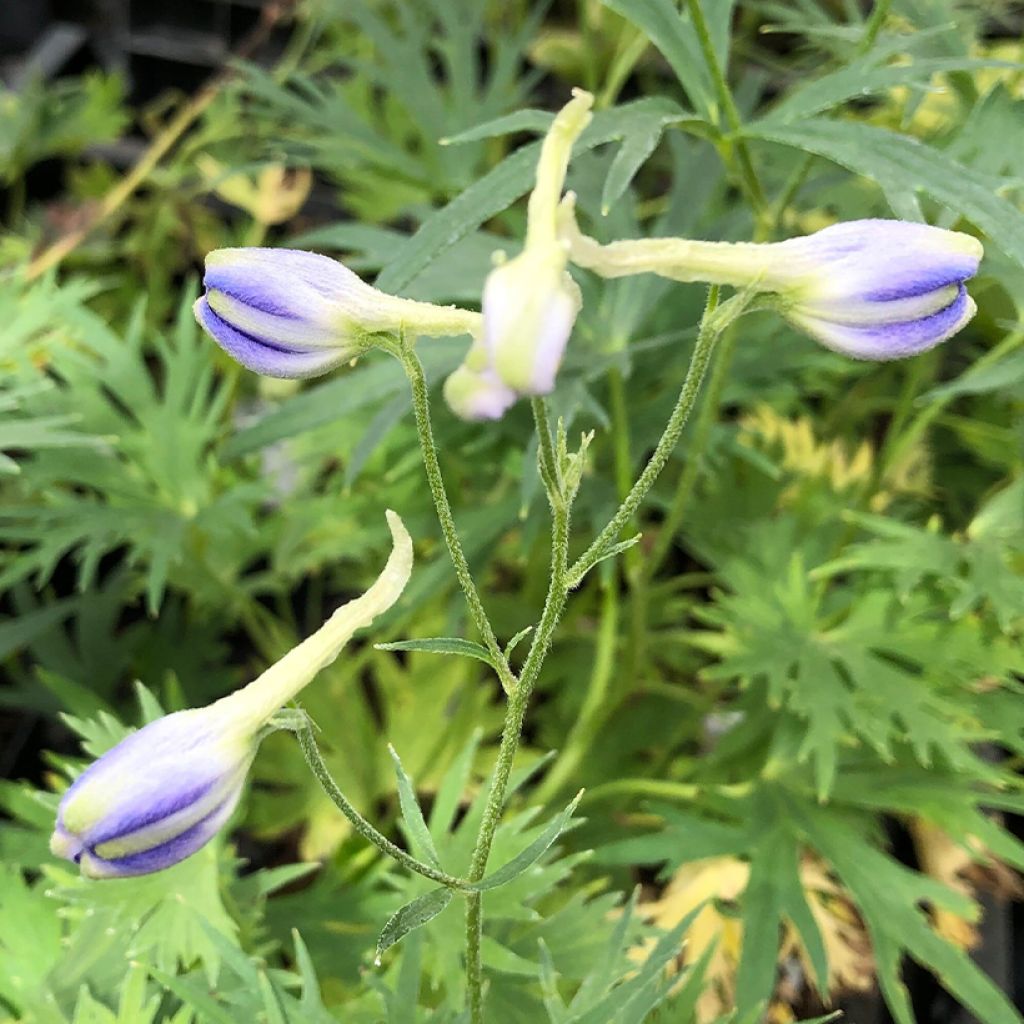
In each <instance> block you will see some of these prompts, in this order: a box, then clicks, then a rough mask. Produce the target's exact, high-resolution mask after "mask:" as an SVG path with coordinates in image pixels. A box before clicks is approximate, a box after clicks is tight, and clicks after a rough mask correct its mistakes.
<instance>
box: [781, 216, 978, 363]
mask: <svg viewBox="0 0 1024 1024" xmlns="http://www.w3.org/2000/svg"><path fill="white" fill-rule="evenodd" d="M770 248H771V249H772V253H771V255H772V261H771V266H770V268H768V269H766V273H765V277H764V281H765V284H766V286H768V287H770V288H771V290H773V291H777V292H778V293H779V294H780V295H781V296H782V297H783V301H784V306H783V313H784V315H785V316H786V317H787V318H788V319H789V320H791V321H792V322H793V323H794V324H795V325H796V326H797V327H799V328H801V329H802V330H804V331H806V332H807V333H808V334H809V335H811V337H812V338H815V339H816V340H817V341H820V342H821V343H822V344H823V345H825V346H827V347H828V348H830V349H833V350H834V351H836V352H840V353H842V354H844V355H848V356H853V357H854V358H855V359H874V360H885V359H902V358H904V357H906V356H912V355H916V354H917V353H918V352H924V351H926V350H927V349H930V348H933V347H934V346H936V345H938V344H940V343H941V342H943V341H946V340H947V339H948V338H950V337H952V336H953V335H954V334H956V333H957V332H958V331H959V330H960V329H961V328H962V327H964V326H965V325H966V324H967V322H968V321H969V320H970V319H971V317H973V316H974V313H975V311H976V306H975V304H974V300H973V299H972V298H971V297H970V296H969V295H968V294H967V289H966V288H965V287H964V282H965V281H967V280H968V279H969V278H971V277H973V276H974V275H975V274H976V273H977V271H978V265H979V263H980V262H981V257H982V255H983V252H984V250H983V248H982V245H981V243H980V242H979V241H978V240H977V239H976V238H974V237H972V236H971V235H966V234H962V233H961V232H958V231H946V230H944V229H942V228H936V227H931V226H930V225H928V224H915V223H910V222H906V221H898V220H859V221H851V222H849V223H846V224H834V225H832V226H831V227H828V228H825V229H823V230H822V231H817V232H815V233H814V234H813V235H807V236H806V237H804V238H792V239H789V240H788V241H785V242H778V243H776V244H775V245H773V246H771V247H770Z"/></svg>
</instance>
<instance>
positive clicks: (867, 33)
mask: <svg viewBox="0 0 1024 1024" xmlns="http://www.w3.org/2000/svg"><path fill="white" fill-rule="evenodd" d="M890 7H892V0H875V5H874V7H872V8H871V15H870V17H869V18H868V21H867V24H866V25H865V26H864V35H862V36H861V38H860V42H859V43H858V44H857V56H858V57H862V56H863V55H864V54H865V53H867V52H868V51H869V50H870V49H871V47H872V46H874V45H875V40H876V39H877V38H878V33H879V32H881V31H882V26H883V25H884V24H885V19H886V18H887V17H888V15H889V8H890Z"/></svg>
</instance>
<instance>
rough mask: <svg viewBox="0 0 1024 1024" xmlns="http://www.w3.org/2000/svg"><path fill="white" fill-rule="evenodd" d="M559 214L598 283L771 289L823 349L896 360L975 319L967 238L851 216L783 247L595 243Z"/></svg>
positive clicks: (567, 214)
mask: <svg viewBox="0 0 1024 1024" xmlns="http://www.w3.org/2000/svg"><path fill="white" fill-rule="evenodd" d="M573 212H574V211H573V201H572V197H571V196H567V197H566V202H564V203H563V204H562V207H561V209H560V212H559V223H560V230H561V234H562V238H563V239H564V240H565V241H566V243H567V244H568V245H569V247H570V253H571V259H572V260H573V262H575V263H577V264H579V265H580V266H582V267H587V268H589V269H592V270H594V271H595V272H597V273H598V274H601V275H602V276H604V277H622V276H625V275H627V274H638V273H643V272H650V273H655V274H660V275H661V276H662V277H668V278H671V279H673V280H676V281H707V282H709V283H711V284H729V285H735V286H737V287H744V288H756V289H757V290H759V291H764V292H774V293H776V294H777V295H778V296H779V300H780V302H779V310H780V312H781V313H782V314H783V315H784V316H785V317H786V318H787V319H789V320H790V321H791V322H792V323H793V324H794V325H795V326H797V327H798V328H800V329H801V330H803V331H805V332H806V333H807V334H810V335H811V337H813V338H815V339H816V340H817V341H820V342H821V343H822V344H823V345H826V346H827V347H828V348H831V349H833V350H835V351H836V352H841V353H843V354H844V355H848V356H853V357H854V358H856V359H874V360H885V359H901V358H903V357H905V356H911V355H915V354H917V353H918V352H923V351H925V350H926V349H929V348H932V347H934V346H935V345H938V344H939V343H940V342H943V341H945V340H946V339H947V338H950V337H952V335H954V334H956V332H957V331H959V330H960V329H961V328H962V327H963V326H964V325H965V324H966V323H967V322H968V321H969V320H970V319H971V317H972V316H973V315H974V312H975V308H976V307H975V305H974V301H973V300H972V299H971V297H970V296H969V295H968V294H967V289H966V288H965V287H964V282H965V281H967V280H968V279H970V278H971V277H973V276H974V274H975V273H976V272H977V270H978V264H979V263H980V262H981V257H982V255H983V249H982V245H981V243H980V242H979V241H978V240H977V239H976V238H974V237H972V236H971V235H966V234H962V233H961V232H959V231H946V230H944V229H943V228H936V227H931V226H929V225H927V224H915V223H910V222H907V221H899V220H858V221H851V222H849V223H845V224H834V225H832V226H831V227H827V228H824V229H822V230H821V231H816V232H815V233H814V234H812V235H806V236H804V237H803V238H791V239H788V240H787V241H784V242H772V243H767V244H757V243H752V242H740V243H732V242H701V241H692V240H690V239H683V238H648V239H637V240H632V241H621V242H612V243H610V244H608V245H601V244H600V243H598V242H596V241H595V240H594V239H592V238H588V237H587V236H586V235H583V234H581V233H580V231H579V228H578V227H577V226H576V221H575V217H574V215H573Z"/></svg>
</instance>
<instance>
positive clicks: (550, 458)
mask: <svg viewBox="0 0 1024 1024" xmlns="http://www.w3.org/2000/svg"><path fill="white" fill-rule="evenodd" d="M530 408H531V409H532V410H533V421H534V423H535V424H536V427H537V459H538V461H539V463H540V475H541V479H542V480H543V481H544V486H545V487H546V488H547V493H548V501H549V502H555V501H557V500H560V499H559V497H558V496H559V495H560V494H561V484H562V480H561V473H560V472H559V469H558V460H557V459H556V458H555V449H554V446H553V445H552V443H551V424H550V422H549V421H548V407H547V405H546V404H545V402H544V399H542V398H532V399H531V400H530Z"/></svg>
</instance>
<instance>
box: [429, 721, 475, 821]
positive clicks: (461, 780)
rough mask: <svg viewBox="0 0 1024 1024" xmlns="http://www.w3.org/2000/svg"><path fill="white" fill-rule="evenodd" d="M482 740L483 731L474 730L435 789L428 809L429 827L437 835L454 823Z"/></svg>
mask: <svg viewBox="0 0 1024 1024" xmlns="http://www.w3.org/2000/svg"><path fill="white" fill-rule="evenodd" d="M482 738H483V730H481V729H479V728H477V729H474V730H473V735H472V736H471V737H470V738H469V741H468V742H467V743H466V745H465V746H464V747H463V748H462V750H460V751H459V753H458V755H457V756H456V758H455V760H454V761H452V763H451V766H450V767H449V769H448V771H446V772H445V773H444V778H442V779H441V785H440V786H438V787H437V796H436V798H435V799H434V806H433V807H432V808H431V809H430V825H431V828H433V830H434V831H435V832H436V833H437V834H438V835H443V834H444V833H445V832H447V831H448V830H449V829H450V828H451V827H452V823H453V822H454V821H455V814H456V811H458V809H459V804H460V803H461V802H462V799H463V795H464V794H465V792H466V786H467V785H468V784H469V776H470V772H472V770H473V759H474V758H475V757H476V752H477V749H478V748H479V746H480V740H481V739H482Z"/></svg>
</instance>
